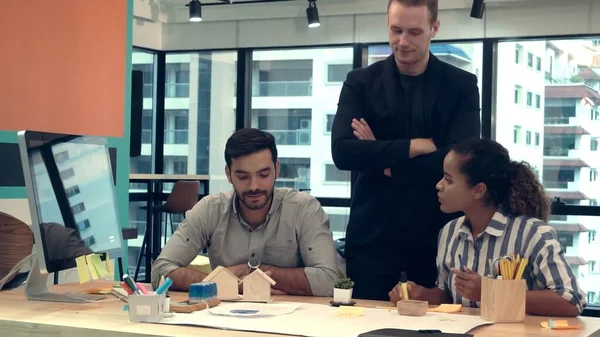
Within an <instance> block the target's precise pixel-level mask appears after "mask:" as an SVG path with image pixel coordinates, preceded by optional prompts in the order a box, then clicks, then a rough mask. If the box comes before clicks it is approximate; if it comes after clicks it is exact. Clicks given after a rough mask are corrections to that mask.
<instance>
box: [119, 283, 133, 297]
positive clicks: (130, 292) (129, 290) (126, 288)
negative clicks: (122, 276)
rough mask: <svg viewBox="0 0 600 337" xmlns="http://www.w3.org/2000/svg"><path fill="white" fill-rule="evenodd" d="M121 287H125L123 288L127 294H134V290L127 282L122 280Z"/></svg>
mask: <svg viewBox="0 0 600 337" xmlns="http://www.w3.org/2000/svg"><path fill="white" fill-rule="evenodd" d="M121 288H123V290H125V292H127V294H129V295H131V294H133V291H132V290H131V289H130V288H129V286H128V285H127V283H125V282H121Z"/></svg>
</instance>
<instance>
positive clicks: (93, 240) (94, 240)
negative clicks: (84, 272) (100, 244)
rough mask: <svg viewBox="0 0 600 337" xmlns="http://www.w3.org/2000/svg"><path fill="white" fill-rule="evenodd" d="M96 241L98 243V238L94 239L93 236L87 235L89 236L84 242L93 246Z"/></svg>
mask: <svg viewBox="0 0 600 337" xmlns="http://www.w3.org/2000/svg"><path fill="white" fill-rule="evenodd" d="M95 243H96V239H94V237H93V236H90V237H87V238H85V239H83V244H85V245H86V246H88V247H91V246H92V245H94V244H95Z"/></svg>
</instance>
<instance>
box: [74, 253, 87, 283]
mask: <svg viewBox="0 0 600 337" xmlns="http://www.w3.org/2000/svg"><path fill="white" fill-rule="evenodd" d="M85 260H86V258H85V255H81V256H79V257H77V258H76V259H75V264H77V274H78V275H79V283H81V284H84V283H87V282H90V271H89V270H88V266H87V262H85Z"/></svg>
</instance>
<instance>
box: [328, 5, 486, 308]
mask: <svg viewBox="0 0 600 337" xmlns="http://www.w3.org/2000/svg"><path fill="white" fill-rule="evenodd" d="M437 14H438V0H390V1H389V3H388V36H389V42H390V46H391V47H392V51H393V54H392V55H390V56H389V57H388V58H387V59H385V60H382V61H380V62H377V63H375V64H373V65H371V66H369V67H367V68H362V69H355V70H353V71H351V72H350V73H349V74H348V77H347V79H346V81H345V82H344V86H343V88H342V92H341V93H340V98H339V103H338V110H337V114H336V117H335V120H334V122H333V129H332V137H331V141H332V144H331V145H332V155H333V161H334V163H335V165H336V166H337V167H338V168H339V169H341V170H349V171H355V174H357V179H356V181H355V190H354V193H353V196H352V206H351V210H350V220H349V223H348V228H347V233H346V248H345V253H346V267H347V274H348V276H349V277H350V278H352V279H353V280H354V281H355V287H354V296H355V297H357V298H367V299H373V300H388V299H389V296H388V292H389V291H390V289H392V288H393V287H394V286H395V285H396V284H397V283H398V281H399V279H400V273H401V272H403V271H404V272H406V274H407V276H408V279H409V280H412V281H414V282H416V283H417V284H427V287H433V286H434V285H435V281H436V274H437V271H436V264H435V258H436V254H437V238H438V232H439V230H440V229H441V228H442V227H443V226H444V225H445V224H446V222H447V221H449V220H450V219H452V218H454V217H456V214H449V215H444V214H443V213H442V212H441V211H440V209H439V203H438V199H437V191H436V189H435V185H436V183H437V182H438V181H439V180H440V179H441V178H442V177H443V172H442V164H443V160H444V156H445V155H446V153H447V152H448V146H449V145H450V144H452V143H455V142H458V141H461V140H464V139H469V138H473V137H479V132H480V128H479V126H480V121H479V111H480V108H479V90H478V88H477V77H476V76H475V75H473V74H471V73H468V72H466V71H463V70H461V69H458V68H456V67H453V66H451V65H449V64H447V63H444V62H442V61H440V60H438V59H437V58H436V57H435V56H434V55H433V54H432V53H431V52H430V51H429V46H430V43H431V39H432V38H433V37H434V36H435V34H436V33H437V31H438V29H439V27H440V22H439V20H438V18H437ZM419 282H421V283H419Z"/></svg>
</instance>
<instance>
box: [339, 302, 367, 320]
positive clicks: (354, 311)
mask: <svg viewBox="0 0 600 337" xmlns="http://www.w3.org/2000/svg"><path fill="white" fill-rule="evenodd" d="M363 311H364V308H363V307H349V306H344V305H342V306H340V307H339V308H338V310H336V311H335V315H336V316H338V317H352V318H356V317H360V316H362V314H363Z"/></svg>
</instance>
